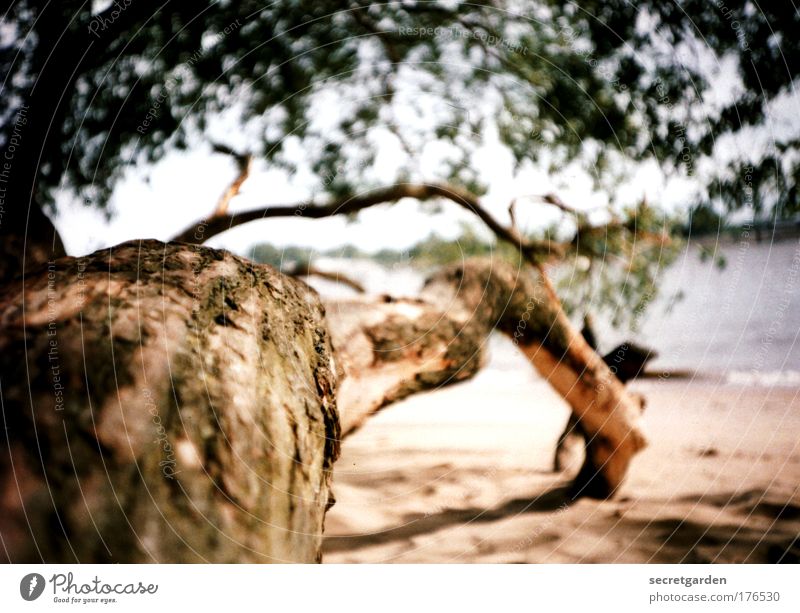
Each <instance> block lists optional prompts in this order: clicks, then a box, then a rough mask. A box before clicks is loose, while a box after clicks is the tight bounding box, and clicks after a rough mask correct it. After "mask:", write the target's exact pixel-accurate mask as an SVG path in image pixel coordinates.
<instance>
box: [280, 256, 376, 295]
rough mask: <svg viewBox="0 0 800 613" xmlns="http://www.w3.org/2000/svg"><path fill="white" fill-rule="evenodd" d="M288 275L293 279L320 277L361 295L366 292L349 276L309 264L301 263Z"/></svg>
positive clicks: (288, 272)
mask: <svg viewBox="0 0 800 613" xmlns="http://www.w3.org/2000/svg"><path fill="white" fill-rule="evenodd" d="M286 274H288V275H289V276H292V277H319V278H320V279H327V280H328V281H334V282H335V283H341V284H342V285H346V286H347V287H349V288H350V289H353V290H355V291H356V292H358V293H359V294H363V293H365V291H366V290H365V289H364V286H363V285H361V284H360V283H359V282H358V281H356V280H355V279H351V278H350V277H348V276H347V275H344V274H342V273H340V272H330V271H327V270H320V269H319V268H316V267H315V266H312V265H311V264H309V263H308V262H301V263H299V264H297V266H295V267H294V268H293V269H292V270H289V271H287V272H286Z"/></svg>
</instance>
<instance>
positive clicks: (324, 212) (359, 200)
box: [173, 183, 566, 263]
mask: <svg viewBox="0 0 800 613" xmlns="http://www.w3.org/2000/svg"><path fill="white" fill-rule="evenodd" d="M402 198H414V199H416V200H430V199H432V198H446V199H447V200H451V201H452V202H455V203H456V204H458V205H459V206H461V207H463V208H465V209H467V210H468V211H470V212H472V213H474V214H475V215H477V216H478V218H479V219H480V220H481V221H482V222H483V223H485V224H486V225H487V226H488V227H489V229H490V230H491V231H492V232H494V234H495V236H497V238H499V239H500V240H503V241H506V242H508V243H511V244H512V245H514V246H515V247H517V249H519V250H520V252H521V253H522V254H523V256H525V258H526V259H528V260H529V261H531V262H532V263H536V262H538V261H539V259H541V258H542V257H547V256H554V257H560V256H563V255H564V253H565V252H566V248H565V246H564V245H560V244H558V243H554V242H553V241H550V240H528V239H526V238H525V237H523V236H522V235H521V234H520V233H519V231H517V229H516V228H513V227H510V228H508V227H506V226H504V225H502V224H501V223H500V222H498V221H497V220H496V219H495V218H494V217H493V216H492V215H491V214H490V213H489V212H488V211H487V210H486V209H485V208H483V206H482V205H481V203H480V200H479V199H478V197H477V196H475V195H474V194H472V193H471V192H469V191H467V190H465V189H462V188H460V187H456V186H453V185H445V184H441V183H430V184H424V183H397V184H394V185H390V186H388V187H384V188H381V189H376V190H373V191H371V192H368V193H366V194H363V195H359V196H350V197H347V198H342V199H339V200H334V201H332V202H329V203H327V204H317V203H314V202H308V203H300V204H290V205H275V206H266V207H263V208H260V209H254V210H252V211H245V212H242V213H228V214H225V215H219V216H213V217H210V218H208V219H205V220H202V221H200V222H199V223H196V224H193V225H192V226H190V227H189V228H187V229H186V230H184V231H183V232H181V233H180V234H179V235H177V236H176V237H175V238H174V239H173V240H175V241H179V242H186V243H193V244H202V243H204V242H205V241H207V240H208V239H210V238H212V237H213V236H216V235H218V234H222V233H223V232H225V231H227V230H230V229H231V228H233V227H235V226H240V225H242V224H245V223H248V222H251V221H256V220H258V219H267V218H271V217H303V218H307V219H321V218H324V217H332V216H335V215H348V214H352V213H356V212H358V211H362V210H364V209H367V208H370V207H372V206H375V205H378V204H385V203H391V202H396V201H398V200H401V199H402Z"/></svg>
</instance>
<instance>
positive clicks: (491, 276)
mask: <svg viewBox="0 0 800 613" xmlns="http://www.w3.org/2000/svg"><path fill="white" fill-rule="evenodd" d="M421 298H422V299H421V300H392V299H388V298H387V299H384V300H383V301H381V302H378V303H375V301H374V300H373V301H365V300H350V301H339V302H334V303H329V304H328V320H329V322H330V328H331V335H332V337H333V341H334V345H335V347H336V349H337V355H338V356H339V357H340V362H341V364H342V366H343V369H344V372H345V378H344V380H343V381H342V384H341V387H340V394H339V407H340V411H341V415H342V430H343V436H345V437H346V436H348V435H349V434H351V433H353V432H355V431H356V430H357V429H358V428H359V427H360V426H361V425H363V423H364V422H365V421H366V420H367V419H368V418H369V416H370V415H372V414H374V413H376V412H377V411H380V410H381V409H382V408H384V407H386V406H388V405H390V404H392V403H394V402H396V401H398V400H402V399H403V398H406V397H408V396H409V395H411V394H414V393H417V392H420V391H423V390H429V389H434V388H437V387H440V386H443V385H447V384H449V383H453V382H456V381H461V380H464V379H466V378H469V377H471V376H473V375H474V374H475V373H476V372H477V371H478V370H479V369H480V366H481V365H482V363H483V362H484V353H485V351H484V348H485V346H486V342H487V339H488V336H489V334H490V333H491V332H492V331H493V330H495V329H497V330H500V331H502V332H504V333H505V334H507V335H509V336H510V337H511V338H512V340H513V341H514V343H515V344H516V345H517V346H518V347H519V349H520V350H521V351H522V352H523V353H524V354H525V356H526V357H527V358H528V360H529V361H530V362H531V364H532V365H533V366H534V367H535V368H536V369H537V370H538V371H539V372H540V373H541V374H542V375H543V376H544V377H545V378H546V379H547V380H548V381H549V382H550V384H551V385H553V387H554V388H555V389H556V391H558V392H559V393H560V394H561V395H562V396H563V397H564V398H565V399H566V401H567V402H568V403H569V405H570V407H571V408H572V411H573V414H574V415H575V417H576V419H578V420H579V421H580V423H581V424H582V432H583V433H584V434H585V436H586V456H585V460H584V463H583V466H582V468H581V470H580V471H579V473H578V475H577V477H576V480H575V484H574V485H575V493H576V494H579V495H589V496H593V497H598V498H605V497H608V496H611V495H613V494H614V492H615V491H616V490H617V488H618V487H619V485H620V484H621V483H622V481H623V479H624V476H625V474H626V472H627V469H628V465H629V464H630V461H631V459H632V458H633V456H634V455H635V454H636V453H637V452H638V451H639V450H640V449H642V448H643V447H644V446H645V444H646V439H645V436H644V434H643V433H642V431H641V429H640V425H639V422H640V414H641V404H640V402H639V400H638V399H637V398H635V397H633V396H631V395H630V394H628V393H627V392H626V391H625V389H624V387H623V385H622V383H621V382H620V381H619V380H618V379H617V378H616V377H615V376H614V374H613V372H612V371H611V370H610V369H609V367H608V366H607V365H606V364H605V362H604V361H603V359H602V358H600V356H598V355H597V354H596V353H595V352H594V350H593V349H592V348H591V347H590V346H589V345H588V344H587V343H586V340H585V339H584V338H583V336H582V335H581V334H580V332H579V331H578V330H576V329H575V328H574V326H572V324H571V323H570V321H569V319H568V318H567V317H566V315H565V313H564V312H563V310H562V309H561V306H560V304H559V302H558V300H557V299H556V298H555V296H554V295H553V294H552V291H551V289H550V288H549V285H548V283H547V282H546V280H545V279H544V278H543V277H542V276H541V275H540V274H539V273H538V272H536V271H535V270H533V269H531V268H529V267H523V268H519V267H515V266H512V265H510V264H507V263H504V262H499V261H497V260H468V261H467V262H465V263H463V264H460V265H456V266H450V267H447V268H444V269H442V270H440V271H438V272H437V273H435V274H434V275H433V276H432V277H430V278H429V279H428V280H427V282H426V284H425V288H424V289H423V292H422V297H421Z"/></svg>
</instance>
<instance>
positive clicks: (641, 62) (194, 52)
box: [0, 0, 800, 272]
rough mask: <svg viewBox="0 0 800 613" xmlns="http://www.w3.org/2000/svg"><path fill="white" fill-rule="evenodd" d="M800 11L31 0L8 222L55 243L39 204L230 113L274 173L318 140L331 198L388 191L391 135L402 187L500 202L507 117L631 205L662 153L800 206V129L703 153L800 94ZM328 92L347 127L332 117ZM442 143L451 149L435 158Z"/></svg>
mask: <svg viewBox="0 0 800 613" xmlns="http://www.w3.org/2000/svg"><path fill="white" fill-rule="evenodd" d="M798 20H800V17H798V14H797V12H796V11H795V9H794V8H793V7H792V5H791V3H789V2H774V3H770V6H767V7H765V6H762V5H759V4H756V3H754V2H750V1H737V0H730V1H727V0H726V1H724V2H723V1H720V2H714V3H709V2H700V1H699V0H687V1H685V2H682V3H680V4H675V3H669V2H667V3H663V2H657V1H655V0H647V1H644V2H638V3H635V4H634V3H629V2H625V1H623V0H603V1H581V2H579V3H567V2H556V1H551V0H538V1H521V2H516V3H513V4H509V5H508V6H505V5H502V4H501V3H497V2H492V1H479V2H470V3H466V2H447V3H439V2H427V1H414V0H408V1H402V2H399V1H395V2H387V3H377V4H372V3H362V4H359V3H356V2H346V3H342V2H328V1H325V0H322V1H315V2H310V1H308V2H306V1H278V2H272V3H263V2H255V1H251V0H242V1H238V2H233V1H230V0H219V1H192V2H189V1H186V0H173V1H172V2H165V3H156V2H146V1H145V0H116V1H115V2H113V3H109V2H77V1H64V2H58V3H55V2H44V1H42V0H18V1H16V2H12V3H10V4H7V6H6V7H5V10H4V12H3V22H2V30H0V66H2V73H3V75H4V80H3V91H2V95H1V96H0V121H1V122H2V129H1V130H0V139H2V143H3V145H2V146H3V151H4V152H5V153H8V152H9V151H11V150H12V149H13V152H12V153H13V156H12V157H13V159H12V160H11V161H10V162H11V166H10V169H9V168H6V174H5V175H4V176H3V179H4V184H3V192H2V194H0V196H2V197H3V206H4V219H3V223H2V227H0V231H2V232H3V234H4V238H13V237H15V236H16V237H18V236H20V235H22V234H26V235H27V239H26V240H25V244H26V246H27V248H28V249H30V248H31V246H32V245H36V244H44V245H46V246H47V249H46V250H45V251H47V250H48V249H50V247H49V245H50V244H51V243H52V234H53V231H52V227H49V226H48V225H47V220H46V218H45V217H44V216H43V215H41V213H40V212H39V211H40V209H44V210H48V211H51V212H52V206H53V193H54V190H56V189H57V188H62V189H67V190H69V191H71V192H72V193H73V194H74V195H75V196H76V197H79V198H81V199H82V200H83V201H84V202H86V203H87V206H97V207H105V206H106V204H107V202H108V198H109V196H110V194H111V192H112V190H113V189H114V186H115V184H116V182H117V180H118V179H119V178H120V177H121V176H122V174H123V173H124V171H125V169H126V168H128V167H129V166H131V165H133V164H141V163H142V162H152V161H156V160H158V159H160V158H161V157H162V156H163V155H164V154H165V153H166V152H168V151H170V150H171V149H174V148H186V147H190V146H191V147H196V146H198V144H199V143H203V142H207V140H208V138H207V131H208V127H209V123H210V122H211V121H213V120H214V118H216V117H219V116H221V115H226V116H228V117H229V118H231V117H232V118H233V119H235V120H236V121H237V122H238V123H239V125H240V126H241V127H242V134H243V135H246V140H247V146H248V147H249V149H250V150H251V151H252V152H253V153H254V155H256V156H257V158H258V159H260V160H261V163H262V164H264V165H266V166H272V167H276V166H280V167H285V168H289V169H291V168H293V167H294V166H295V164H296V162H294V161H293V158H292V156H290V155H288V151H289V150H290V149H292V148H294V149H297V148H298V147H299V148H300V150H302V151H303V154H304V160H305V161H306V162H307V163H308V165H309V167H310V168H311V169H312V170H313V171H314V173H315V175H316V176H317V178H318V187H319V191H320V192H325V193H327V194H329V195H330V196H332V197H341V196H346V195H347V194H351V193H354V192H355V191H357V190H362V189H366V188H371V187H376V182H375V179H374V177H375V174H374V172H373V170H374V167H375V164H376V158H375V153H376V138H375V137H376V135H379V134H382V135H390V136H387V137H388V138H394V139H395V141H396V143H397V145H398V148H400V149H402V150H403V151H405V152H406V157H405V159H404V160H402V161H401V162H399V163H398V164H397V166H396V167H395V168H393V169H392V170H393V172H394V177H395V179H396V180H397V181H416V182H426V181H445V180H446V181H449V182H451V183H453V184H455V185H458V186H461V187H464V188H467V189H469V190H471V191H472V192H474V193H478V194H479V193H480V191H481V186H480V185H478V183H477V180H476V176H477V173H476V172H475V168H474V166H473V163H472V158H471V153H472V151H474V149H475V148H476V147H477V146H478V145H479V144H480V143H481V142H483V141H484V140H485V138H486V136H487V135H488V134H489V133H492V132H493V131H495V130H496V131H497V133H499V136H500V138H501V140H502V142H503V143H504V144H505V145H506V146H507V147H508V148H509V150H510V151H511V152H512V153H513V155H514V158H515V160H516V162H517V163H518V164H519V165H520V166H522V165H523V164H526V163H530V162H534V163H535V162H540V163H541V162H546V163H548V164H549V166H550V168H551V171H552V172H553V173H554V174H558V173H559V172H560V171H561V170H562V169H564V168H565V167H566V166H567V165H569V164H575V163H577V164H583V165H585V167H586V168H587V169H589V170H590V172H592V174H593V176H594V177H595V179H596V181H597V187H598V189H603V190H605V191H606V192H607V193H608V194H609V196H610V197H611V198H612V200H613V198H614V196H615V186H616V184H617V182H618V181H619V179H620V175H621V173H622V172H623V171H624V170H626V169H630V168H631V164H632V163H635V162H639V161H643V160H647V159H655V160H656V161H657V162H658V163H659V164H660V165H661V167H662V168H664V169H665V170H667V171H668V172H673V173H678V174H681V173H682V174H692V175H695V176H696V177H697V179H698V182H697V185H698V190H699V192H701V193H699V194H698V198H699V199H700V200H701V201H706V202H708V203H715V204H716V205H717V206H724V207H728V208H741V207H752V208H753V209H754V210H756V211H759V212H763V213H767V212H768V213H770V214H774V215H786V214H789V213H791V212H793V211H797V210H798V199H797V193H796V190H797V181H796V178H797V176H798V172H800V165H798V156H797V150H798V138H800V135H798V134H793V133H787V134H785V135H781V136H780V137H779V138H777V139H776V140H775V142H774V143H773V146H771V147H767V148H762V149H760V150H759V149H758V148H751V149H750V150H748V152H747V153H741V154H740V155H737V156H735V157H733V158H731V159H728V160H726V161H725V163H724V164H713V165H710V167H711V168H712V170H710V171H709V170H707V169H705V168H706V167H709V165H708V164H704V162H705V161H708V160H710V159H713V158H714V156H715V154H717V153H719V152H718V151H717V149H718V148H719V146H720V145H718V143H719V142H720V141H721V139H722V138H723V137H725V136H727V135H737V134H738V135H741V134H745V135H747V134H748V130H750V131H752V130H755V131H758V130H759V129H762V128H763V127H764V121H765V117H766V116H767V115H768V114H769V112H770V110H771V109H772V108H773V107H774V105H775V104H780V102H781V99H782V98H783V99H784V101H785V99H786V98H787V96H788V97H791V95H792V85H793V80H794V77H795V74H796V71H797V67H798V62H797V59H798V52H799V50H800V46H798V42H797V38H796V36H794V32H796V30H797V27H798ZM685 58H689V60H692V61H689V60H685ZM715 60H719V61H726V62H728V63H729V65H730V66H731V74H732V79H733V83H732V84H731V85H732V86H731V88H730V89H731V92H732V93H731V95H730V96H729V99H728V100H725V101H724V103H722V104H720V105H718V106H716V107H715V106H714V105H713V104H711V103H707V102H706V100H707V98H708V97H709V94H710V93H711V92H712V89H713V88H714V87H715V82H714V80H713V78H710V76H709V71H708V70H707V69H704V67H703V66H704V62H705V64H708V62H709V61H710V62H711V63H712V64H713V62H714V61H715ZM321 105H322V106H326V107H328V108H332V107H335V109H336V111H337V113H338V116H337V117H336V121H335V125H333V126H330V125H325V126H320V125H319V123H318V121H317V119H318V117H319V109H320V106H321ZM401 112H403V113H405V114H406V115H408V114H409V113H412V114H413V113H416V114H417V116H419V117H424V120H420V121H411V122H410V121H400V120H399V119H398V116H399V114H400V113H401ZM412 116H413V115H412ZM432 142H444V143H447V144H449V145H452V147H450V149H449V151H450V152H451V154H450V155H449V157H448V159H447V160H446V162H445V163H443V165H442V166H441V167H439V168H434V169H420V168H419V166H418V165H417V160H418V157H417V154H418V153H419V152H420V150H421V149H422V147H423V146H425V145H426V144H429V143H432ZM704 169H705V170H704ZM0 170H2V169H0ZM382 170H384V171H385V168H384V169H382ZM12 243H13V241H10V242H8V243H7V245H12ZM7 249H10V247H7ZM56 251H57V249H56ZM7 255H13V254H7ZM33 255H35V254H33ZM33 255H32V254H29V259H31V258H33V259H36V258H35V257H33ZM7 259H8V258H7ZM12 272H19V268H18V267H17V268H16V269H14V270H12Z"/></svg>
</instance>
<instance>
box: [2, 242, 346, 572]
mask: <svg viewBox="0 0 800 613" xmlns="http://www.w3.org/2000/svg"><path fill="white" fill-rule="evenodd" d="M0 328H1V329H0V384H1V385H2V390H1V391H2V402H3V407H2V408H3V418H4V424H3V425H4V427H5V432H6V433H7V437H4V438H3V439H2V441H0V505H1V507H2V508H0V536H2V541H3V547H2V548H0V557H7V559H8V560H9V561H11V562H39V561H45V562H77V561H80V562H149V561H159V562H201V561H209V562H273V561H274V562H283V561H292V562H313V561H317V560H318V559H319V555H320V545H321V537H322V528H323V521H324V515H325V511H326V510H327V508H328V506H329V505H330V504H331V503H332V500H333V497H332V494H331V490H330V478H331V468H332V463H333V461H334V460H335V458H336V456H337V454H338V445H339V423H338V417H337V409H336V377H335V364H334V361H333V354H332V350H331V346H330V342H329V338H328V332H327V329H326V326H325V323H324V312H323V308H322V306H321V304H320V302H319V299H318V297H317V295H316V294H315V293H314V292H313V290H311V289H310V288H308V286H306V285H305V284H304V283H302V282H300V281H297V280H294V279H292V278H289V277H286V276H284V275H281V274H279V273H278V272H276V271H274V270H273V269H271V268H269V267H268V266H261V265H256V264H253V263H252V262H249V261H247V260H244V259H241V258H237V257H235V256H233V255H231V254H229V253H226V252H223V251H218V250H214V249H208V248H204V247H198V246H189V245H182V244H174V243H170V244H164V243H160V242H157V241H136V242H130V243H124V244H122V245H119V246H117V247H114V248H112V249H107V250H103V251H98V252H96V253H94V254H92V255H90V256H87V257H85V258H63V259H59V260H56V261H55V262H52V263H50V264H48V265H46V266H45V267H44V268H42V269H40V270H39V271H38V272H37V273H36V274H34V275H31V276H30V277H28V278H27V279H26V280H25V282H24V284H23V283H22V282H21V281H19V282H16V283H15V284H12V285H10V286H8V287H6V288H5V289H4V290H3V291H2V292H1V293H0Z"/></svg>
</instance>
